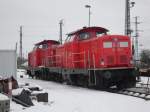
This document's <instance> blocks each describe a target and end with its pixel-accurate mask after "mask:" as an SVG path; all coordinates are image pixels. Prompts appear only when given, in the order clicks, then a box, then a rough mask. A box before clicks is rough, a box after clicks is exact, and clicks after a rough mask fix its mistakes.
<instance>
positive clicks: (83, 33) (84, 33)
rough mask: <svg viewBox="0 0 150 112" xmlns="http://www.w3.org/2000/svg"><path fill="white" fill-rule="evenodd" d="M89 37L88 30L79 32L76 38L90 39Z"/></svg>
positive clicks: (80, 39)
mask: <svg viewBox="0 0 150 112" xmlns="http://www.w3.org/2000/svg"><path fill="white" fill-rule="evenodd" d="M90 37H91V33H90V32H82V33H79V35H78V40H79V41H82V40H87V39H90Z"/></svg>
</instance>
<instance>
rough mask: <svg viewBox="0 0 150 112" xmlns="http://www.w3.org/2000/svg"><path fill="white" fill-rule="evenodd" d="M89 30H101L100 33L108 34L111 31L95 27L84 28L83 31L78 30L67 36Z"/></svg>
mask: <svg viewBox="0 0 150 112" xmlns="http://www.w3.org/2000/svg"><path fill="white" fill-rule="evenodd" d="M87 30H99V31H102V32H108V31H109V30H108V29H106V28H103V27H97V26H93V27H83V28H82V29H78V30H76V31H73V32H71V33H68V34H67V35H74V34H76V33H80V32H84V31H87Z"/></svg>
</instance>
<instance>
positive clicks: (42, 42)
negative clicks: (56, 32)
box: [35, 40, 59, 45]
mask: <svg viewBox="0 0 150 112" xmlns="http://www.w3.org/2000/svg"><path fill="white" fill-rule="evenodd" d="M47 43H53V44H59V42H58V41H56V40H43V41H41V42H39V43H36V44H35V45H42V44H47Z"/></svg>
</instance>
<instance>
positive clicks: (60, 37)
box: [59, 20, 63, 44]
mask: <svg viewBox="0 0 150 112" xmlns="http://www.w3.org/2000/svg"><path fill="white" fill-rule="evenodd" d="M59 25H60V36H59V42H60V44H62V25H63V20H60V22H59Z"/></svg>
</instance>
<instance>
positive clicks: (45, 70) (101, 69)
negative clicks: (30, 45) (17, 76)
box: [28, 27, 136, 88]
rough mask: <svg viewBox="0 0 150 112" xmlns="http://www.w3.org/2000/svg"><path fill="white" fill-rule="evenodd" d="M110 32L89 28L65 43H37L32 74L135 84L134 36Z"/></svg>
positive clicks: (105, 83) (103, 85) (95, 83)
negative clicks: (132, 39)
mask: <svg viewBox="0 0 150 112" xmlns="http://www.w3.org/2000/svg"><path fill="white" fill-rule="evenodd" d="M107 32H108V30H107V29H105V28H102V27H86V28H83V29H79V30H77V31H74V32H71V33H69V34H68V37H67V39H66V41H65V43H64V44H63V45H61V44H59V42H58V41H54V40H44V41H42V42H40V43H37V44H35V47H34V49H33V51H32V52H30V53H29V57H28V62H29V70H28V73H29V74H30V75H31V76H34V77H36V78H39V79H45V80H54V81H60V82H62V81H65V82H67V83H68V84H73V85H83V86H96V87H98V88H109V87H111V86H117V87H118V88H126V87H133V86H135V84H136V75H135V68H134V66H133V60H132V48H131V40H130V37H128V36H123V35H108V34H107Z"/></svg>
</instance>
